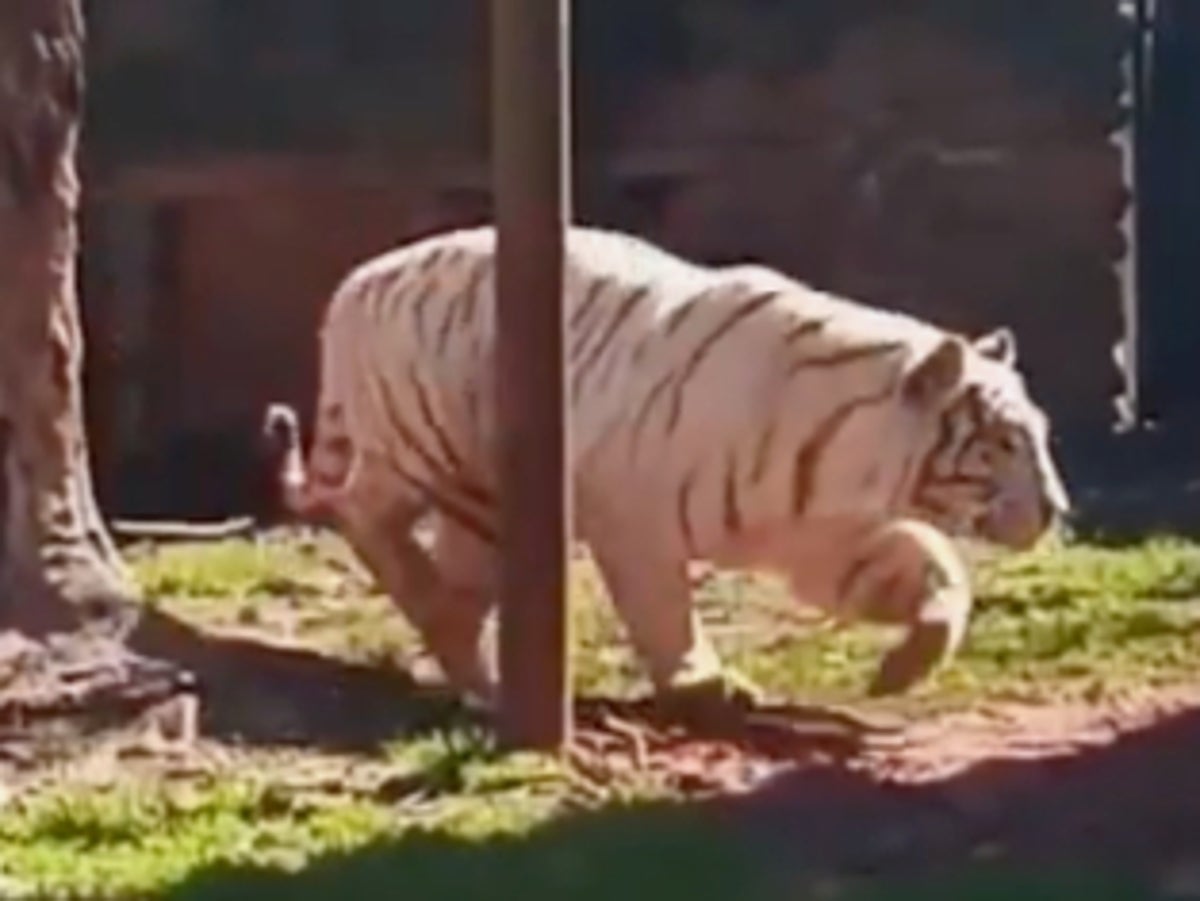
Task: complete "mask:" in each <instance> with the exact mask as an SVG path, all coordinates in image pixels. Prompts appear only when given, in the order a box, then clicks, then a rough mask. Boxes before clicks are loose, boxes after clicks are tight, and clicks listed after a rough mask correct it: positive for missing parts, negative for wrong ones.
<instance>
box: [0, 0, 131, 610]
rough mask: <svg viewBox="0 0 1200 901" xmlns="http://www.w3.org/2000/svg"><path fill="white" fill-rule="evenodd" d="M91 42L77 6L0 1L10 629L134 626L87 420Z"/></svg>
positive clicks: (2, 438) (59, 1) (3, 522)
mask: <svg viewBox="0 0 1200 901" xmlns="http://www.w3.org/2000/svg"><path fill="white" fill-rule="evenodd" d="M83 44H84V26H83V15H82V12H81V9H80V0H0V466H2V467H3V478H0V603H3V604H4V605H5V612H4V614H3V618H4V619H7V620H9V621H10V622H12V621H16V622H21V623H24V622H31V623H34V624H38V625H50V624H54V625H57V624H59V623H61V622H62V621H63V617H62V614H63V613H64V612H66V613H70V614H72V620H73V621H74V622H76V623H78V622H81V621H82V622H93V621H95V620H96V618H97V616H99V617H100V619H101V621H102V622H106V623H114V622H120V623H122V624H124V625H129V624H131V621H132V612H131V611H132V610H133V609H134V605H132V604H130V603H129V602H130V601H132V600H134V597H133V589H132V587H131V583H130V581H129V579H128V577H127V574H126V571H125V569H124V566H123V564H122V561H121V558H120V557H119V555H118V554H117V552H116V548H115V546H114V545H113V542H112V540H111V538H110V537H109V535H108V533H107V531H106V530H105V527H104V523H103V521H102V519H101V517H100V514H99V511H98V509H97V506H96V501H95V498H94V495H93V491H92V482H91V473H90V468H89V467H90V464H89V460H88V451H87V441H86V436H85V433H84V425H83V416H82V391H81V385H80V370H81V366H82V362H83V338H82V332H81V328H80V318H79V309H78V299H77V296H76V254H77V250H78V227H77V224H76V208H77V206H78V201H79V181H78V174H77V170H76V162H75V155H76V148H77V145H78V139H79V128H80V117H81V114H82V101H83V80H84V72H83ZM27 617H28V619H27Z"/></svg>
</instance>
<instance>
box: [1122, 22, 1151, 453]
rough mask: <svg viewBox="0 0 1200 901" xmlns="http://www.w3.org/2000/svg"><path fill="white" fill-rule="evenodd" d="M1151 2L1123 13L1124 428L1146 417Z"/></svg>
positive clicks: (1132, 425)
mask: <svg viewBox="0 0 1200 901" xmlns="http://www.w3.org/2000/svg"><path fill="white" fill-rule="evenodd" d="M1152 2H1153V0H1133V2H1132V5H1127V4H1123V5H1122V8H1121V14H1123V15H1125V14H1128V15H1129V16H1130V17H1131V18H1132V23H1131V24H1132V29H1131V31H1132V33H1133V37H1132V40H1131V42H1130V46H1129V48H1128V51H1127V52H1126V54H1125V56H1124V60H1123V62H1122V69H1123V74H1124V76H1125V78H1124V81H1125V91H1124V97H1123V98H1122V99H1123V102H1124V103H1125V104H1127V105H1128V107H1129V110H1130V117H1129V120H1128V121H1127V122H1126V123H1125V125H1124V126H1123V127H1122V128H1121V129H1120V131H1119V132H1118V134H1117V135H1116V142H1117V145H1118V147H1119V149H1120V151H1121V174H1122V178H1123V179H1124V181H1125V185H1126V187H1127V188H1128V190H1129V195H1130V201H1129V205H1128V207H1127V208H1126V209H1125V211H1124V213H1123V214H1122V216H1121V223H1120V227H1121V231H1122V233H1123V234H1124V237H1125V256H1124V259H1122V260H1121V261H1120V262H1119V263H1118V264H1117V274H1118V278H1119V280H1120V286H1121V317H1122V322H1123V326H1124V335H1123V338H1122V341H1121V354H1120V363H1121V366H1120V369H1121V379H1122V388H1123V390H1122V392H1121V395H1120V397H1118V399H1117V427H1118V429H1119V430H1121V431H1126V430H1129V429H1134V428H1136V427H1137V426H1138V425H1139V424H1140V423H1141V422H1142V421H1143V419H1144V418H1145V416H1146V413H1147V410H1146V398H1145V386H1144V384H1143V375H1144V366H1145V360H1144V355H1145V343H1146V337H1145V335H1144V334H1143V331H1142V326H1143V324H1144V322H1145V309H1144V307H1143V304H1145V303H1147V298H1148V297H1149V291H1148V288H1149V283H1148V277H1149V267H1148V266H1147V260H1146V258H1145V255H1144V250H1145V247H1146V246H1147V245H1146V243H1145V238H1146V207H1147V204H1148V203H1150V202H1151V201H1150V194H1151V192H1152V190H1153V187H1152V185H1151V181H1150V179H1148V178H1147V177H1146V175H1147V172H1148V168H1147V154H1146V152H1145V151H1146V149H1147V148H1146V147H1145V146H1144V143H1145V141H1146V127H1147V118H1148V116H1147V114H1148V112H1149V110H1148V109H1147V104H1148V102H1149V90H1148V87H1149V85H1148V83H1147V80H1148V76H1149V61H1150V54H1149V44H1150V42H1151V41H1152V40H1153V36H1152V31H1151V29H1152V21H1151V5H1152Z"/></svg>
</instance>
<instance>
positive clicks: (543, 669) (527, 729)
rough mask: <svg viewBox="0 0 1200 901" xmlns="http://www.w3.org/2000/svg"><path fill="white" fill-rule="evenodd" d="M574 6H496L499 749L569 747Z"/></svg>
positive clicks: (518, 1)
mask: <svg viewBox="0 0 1200 901" xmlns="http://www.w3.org/2000/svg"><path fill="white" fill-rule="evenodd" d="M568 10H569V0H492V3H491V15H492V66H493V70H492V129H493V132H492V165H493V167H494V173H493V179H494V184H495V207H496V226H497V229H498V237H497V240H498V249H497V264H496V266H497V272H496V281H497V297H496V330H497V348H496V403H497V410H498V428H499V456H500V458H499V461H498V465H499V473H500V507H501V509H500V525H501V535H502V537H501V547H500V552H501V553H500V558H501V559H500V635H499V639H500V641H499V644H500V674H501V698H500V704H501V722H500V726H501V738H502V739H503V741H504V742H505V744H507V745H509V746H513V747H521V748H536V749H542V750H558V749H561V748H562V746H563V745H565V744H566V742H567V741H568V740H569V738H570V731H571V722H570V717H571V706H570V693H569V681H570V680H569V673H568V669H567V644H568V618H567V610H566V589H567V561H568V555H569V533H570V521H571V518H570V511H571V495H570V479H569V477H568V476H569V467H568V462H567V461H568V459H569V455H568V440H569V439H568V434H567V408H566V389H565V384H566V379H565V371H564V370H565V356H564V350H563V348H564V344H565V342H564V334H563V332H564V326H563V304H562V289H563V242H564V238H565V233H564V230H565V227H566V225H567V223H568V222H569V221H570V211H569V202H570V182H569V178H570V171H569V168H570V167H569V159H570V153H569V133H570V128H569V122H570V119H569V116H568V103H569V100H568V96H569V93H568V84H569V73H568V65H569V59H570V53H569V47H568V41H569V16H568Z"/></svg>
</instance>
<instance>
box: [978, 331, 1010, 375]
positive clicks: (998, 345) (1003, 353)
mask: <svg viewBox="0 0 1200 901" xmlns="http://www.w3.org/2000/svg"><path fill="white" fill-rule="evenodd" d="M971 344H972V346H973V347H974V348H975V350H977V351H978V352H979V353H980V354H981V355H983V356H985V357H987V358H988V359H989V360H995V361H996V362H997V363H1003V364H1004V365H1005V366H1015V365H1017V336H1016V335H1014V334H1013V331H1012V329H1010V328H1008V327H1007V326H1001V327H1000V328H998V329H993V330H992V331H990V332H988V333H987V334H984V335H980V336H979V337H978V338H976V339H975V340H974V341H973V342H971Z"/></svg>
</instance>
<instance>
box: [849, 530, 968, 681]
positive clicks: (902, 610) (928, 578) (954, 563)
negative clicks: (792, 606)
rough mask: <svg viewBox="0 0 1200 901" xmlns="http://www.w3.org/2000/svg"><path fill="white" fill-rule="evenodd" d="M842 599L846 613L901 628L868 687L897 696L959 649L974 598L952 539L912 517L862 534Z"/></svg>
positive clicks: (861, 619) (965, 569)
mask: <svg viewBox="0 0 1200 901" xmlns="http://www.w3.org/2000/svg"><path fill="white" fill-rule="evenodd" d="M857 560H858V567H857V571H856V572H855V573H854V577H853V578H850V579H849V580H848V582H849V584H848V585H847V586H846V590H847V594H846V596H845V597H843V598H842V599H841V601H842V604H844V605H845V606H844V610H845V611H846V612H847V613H848V614H849V615H850V618H853V619H858V620H860V621H867V622H875V623H883V624H892V625H902V626H906V627H907V631H906V632H905V635H904V637H903V639H902V640H901V641H900V642H899V643H898V644H897V645H896V646H894V647H893V648H891V649H890V650H889V651H888V653H887V654H886V655H885V656H884V658H883V660H882V661H881V662H880V665H879V668H878V669H877V671H876V673H875V676H874V678H873V679H872V681H871V683H870V685H869V687H868V689H867V693H868V695H870V696H872V697H880V696H883V695H891V694H900V693H903V692H906V691H908V690H909V689H911V688H912V687H913V686H914V685H916V684H917V683H919V682H921V681H923V680H924V679H926V678H927V677H929V676H930V675H931V674H932V673H933V671H934V670H936V669H937V668H938V667H940V666H941V665H943V664H944V663H946V662H947V661H949V660H950V659H951V658H952V657H953V656H954V655H955V654H956V653H957V651H958V649H959V648H960V647H961V645H962V642H963V639H964V637H965V635H966V632H967V627H968V624H969V621H970V616H971V609H972V604H973V597H972V592H971V585H970V575H969V572H968V570H967V566H966V564H965V562H964V561H963V559H962V557H961V556H960V555H959V553H958V550H957V549H956V548H955V547H954V544H953V542H951V540H950V539H949V538H947V537H946V536H945V535H943V534H942V533H941V532H939V531H938V530H937V529H935V528H933V527H932V526H929V525H927V524H925V523H922V522H918V521H915V520H897V521H894V522H890V523H887V524H885V525H884V526H881V527H880V529H878V530H877V531H876V532H875V533H874V534H873V535H872V536H870V537H869V538H868V539H867V548H866V549H865V552H864V554H862V555H860V556H859V557H858V558H857Z"/></svg>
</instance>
